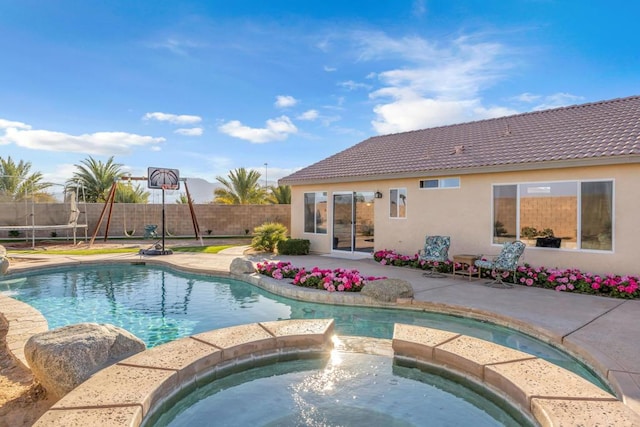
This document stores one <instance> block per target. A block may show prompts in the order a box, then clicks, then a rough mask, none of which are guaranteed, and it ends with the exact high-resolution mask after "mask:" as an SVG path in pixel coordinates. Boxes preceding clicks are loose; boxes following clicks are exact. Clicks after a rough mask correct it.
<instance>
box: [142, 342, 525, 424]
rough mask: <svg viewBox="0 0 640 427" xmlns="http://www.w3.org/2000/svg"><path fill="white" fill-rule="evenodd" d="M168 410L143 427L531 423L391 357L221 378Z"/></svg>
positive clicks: (340, 356)
mask: <svg viewBox="0 0 640 427" xmlns="http://www.w3.org/2000/svg"><path fill="white" fill-rule="evenodd" d="M265 390H268V391H269V392H268V393H265ZM167 406H168V407H170V409H169V410H168V411H167V412H165V413H163V414H162V415H161V416H158V417H157V418H156V417H153V416H152V417H151V418H150V419H148V420H147V421H146V422H145V425H147V426H149V425H153V426H155V427H158V426H171V427H181V426H184V427H187V426H199V425H211V423H212V420H215V425H216V426H279V427H288V426H291V427H292V426H311V427H316V426H317V427H321V426H322V427H329V426H350V427H358V426H362V427H372V426H395V427H407V426H422V425H430V426H466V425H469V426H470V425H473V426H477V427H484V426H521V425H523V424H524V425H526V424H529V423H528V422H527V421H526V419H524V418H523V417H521V416H518V415H516V414H515V411H509V412H507V411H505V409H503V408H501V407H499V406H497V405H496V404H495V403H493V401H491V400H489V399H487V398H485V397H484V396H482V395H480V394H477V393H475V392H474V391H472V390H471V389H470V388H467V387H465V386H463V385H461V384H459V383H457V382H454V381H451V380H448V379H445V378H443V377H440V376H436V375H432V374H428V373H424V372H421V371H419V370H417V369H411V368H406V367H400V366H397V365H393V363H392V359H391V358H389V357H383V356H374V355H369V354H354V353H340V352H333V353H332V357H331V359H329V360H328V361H327V360H317V359H316V360H296V361H291V362H284V363H276V364H273V365H267V366H263V367H259V368H254V369H249V370H246V371H243V372H241V373H237V374H233V375H230V376H228V377H224V378H221V379H216V380H215V381H211V382H209V383H206V385H204V386H201V387H199V388H197V389H195V390H193V391H191V392H189V393H188V394H186V396H185V397H183V398H182V399H181V400H179V401H178V402H175V403H174V402H169V405H167ZM238 408H244V409H245V410H238ZM512 414H513V416H512ZM514 417H516V418H517V419H516V418H514Z"/></svg>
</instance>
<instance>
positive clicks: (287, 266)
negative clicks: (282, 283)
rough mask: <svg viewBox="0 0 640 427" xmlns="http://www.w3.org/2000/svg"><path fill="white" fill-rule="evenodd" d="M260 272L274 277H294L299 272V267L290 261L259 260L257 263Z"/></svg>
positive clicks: (279, 278) (280, 278)
mask: <svg viewBox="0 0 640 427" xmlns="http://www.w3.org/2000/svg"><path fill="white" fill-rule="evenodd" d="M257 270H258V273H260V274H264V275H265V276H269V277H273V278H274V279H278V280H282V279H284V278H289V279H293V278H294V277H296V274H298V269H297V268H296V267H294V266H293V265H291V263H290V262H283V261H279V262H268V261H267V262H259V263H258V265H257Z"/></svg>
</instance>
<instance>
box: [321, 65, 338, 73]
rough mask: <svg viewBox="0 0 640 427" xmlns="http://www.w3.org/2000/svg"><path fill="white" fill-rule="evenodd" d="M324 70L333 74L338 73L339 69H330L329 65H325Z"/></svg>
mask: <svg viewBox="0 0 640 427" xmlns="http://www.w3.org/2000/svg"><path fill="white" fill-rule="evenodd" d="M324 70H325V71H326V72H327V73H332V72H334V71H337V70H338V69H337V68H336V67H329V66H328V65H325V66H324Z"/></svg>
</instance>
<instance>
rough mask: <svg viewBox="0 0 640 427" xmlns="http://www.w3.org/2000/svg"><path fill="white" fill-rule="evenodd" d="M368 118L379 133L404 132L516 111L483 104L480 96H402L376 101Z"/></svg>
mask: <svg viewBox="0 0 640 427" xmlns="http://www.w3.org/2000/svg"><path fill="white" fill-rule="evenodd" d="M374 112H375V113H376V115H377V116H378V119H377V120H374V121H373V122H372V124H373V127H374V129H375V130H376V132H378V133H379V134H389V133H397V132H404V131H406V130H411V129H424V128H429V127H435V126H442V125H447V124H454V123H461V122H468V121H473V120H480V119H488V118H492V117H502V116H506V115H510V114H515V113H517V111H515V110H510V109H507V108H502V107H492V108H486V107H483V106H482V104H481V102H480V100H461V101H455V100H452V101H447V100H441V99H427V98H421V97H414V98H413V99H410V98H409V97H407V96H405V97H402V98H400V99H399V100H398V101H397V102H392V103H388V104H384V105H378V106H376V107H375V108H374Z"/></svg>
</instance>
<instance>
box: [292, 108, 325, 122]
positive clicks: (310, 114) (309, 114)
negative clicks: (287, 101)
mask: <svg viewBox="0 0 640 427" xmlns="http://www.w3.org/2000/svg"><path fill="white" fill-rule="evenodd" d="M318 117H320V113H318V110H308V111H305V112H304V113H302V114H300V115H299V116H298V117H296V118H297V119H298V120H309V121H313V120H315V119H317V118H318Z"/></svg>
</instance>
